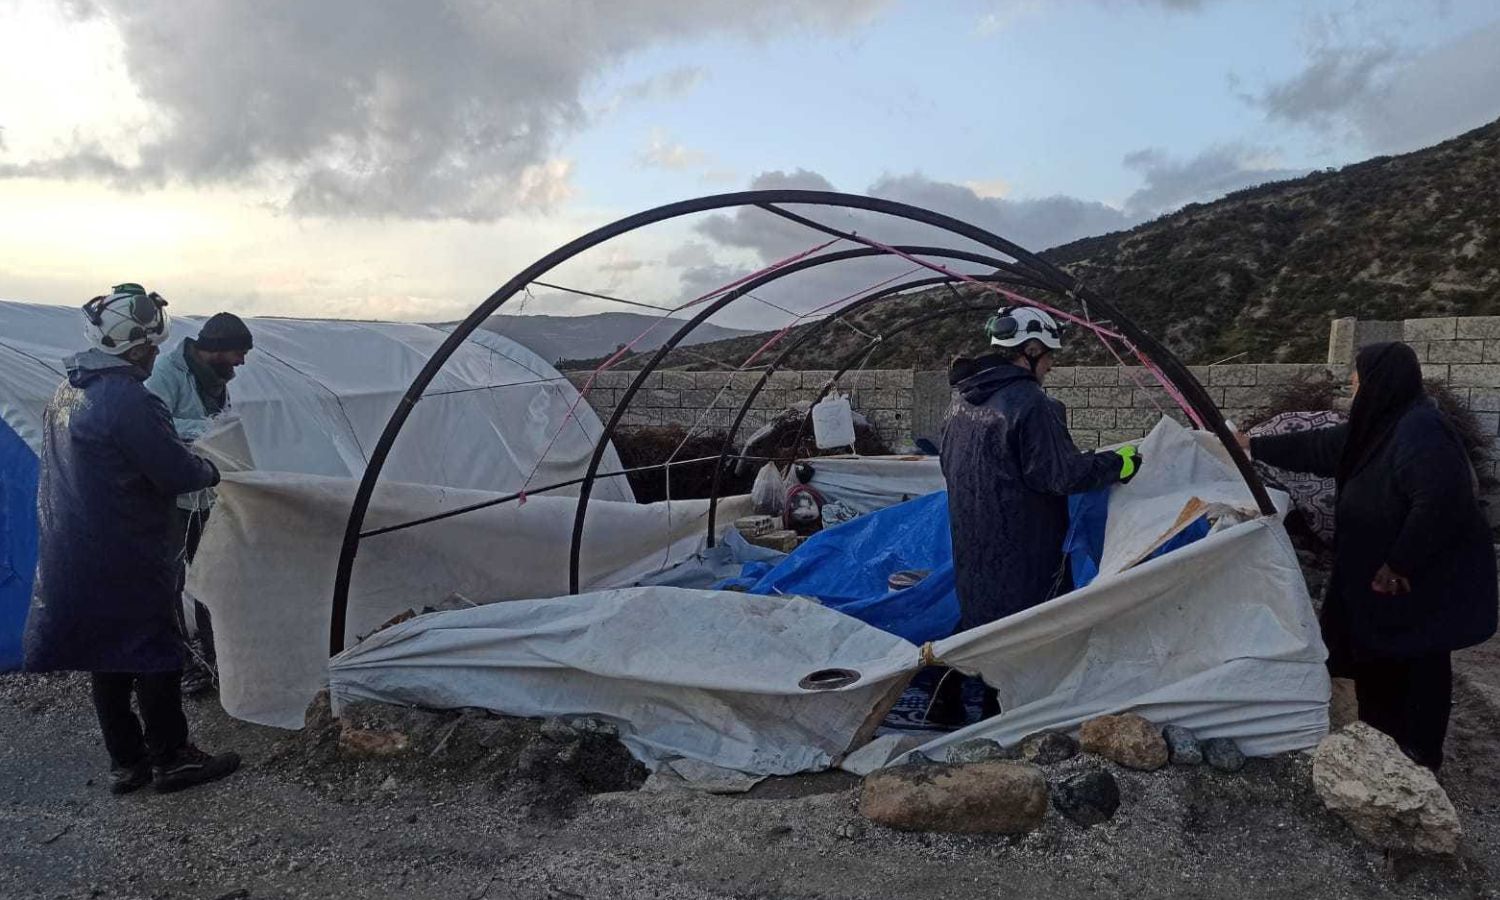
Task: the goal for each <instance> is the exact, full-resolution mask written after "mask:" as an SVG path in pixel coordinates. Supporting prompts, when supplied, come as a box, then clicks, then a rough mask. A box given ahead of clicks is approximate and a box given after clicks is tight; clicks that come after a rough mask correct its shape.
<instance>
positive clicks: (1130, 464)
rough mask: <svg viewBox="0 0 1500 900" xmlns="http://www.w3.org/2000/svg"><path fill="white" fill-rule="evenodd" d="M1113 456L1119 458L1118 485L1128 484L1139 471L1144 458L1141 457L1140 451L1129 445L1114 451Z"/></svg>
mask: <svg viewBox="0 0 1500 900" xmlns="http://www.w3.org/2000/svg"><path fill="white" fill-rule="evenodd" d="M1115 454H1116V455H1117V456H1119V457H1120V483H1121V484H1129V483H1130V479H1132V478H1134V477H1135V475H1136V473H1137V472H1139V471H1140V470H1141V463H1142V462H1143V461H1144V460H1145V457H1144V456H1142V455H1141V451H1140V450H1137V449H1136V448H1135V447H1134V446H1132V445H1130V444H1126V445H1125V446H1124V447H1121V448H1120V449H1118V450H1116V451H1115Z"/></svg>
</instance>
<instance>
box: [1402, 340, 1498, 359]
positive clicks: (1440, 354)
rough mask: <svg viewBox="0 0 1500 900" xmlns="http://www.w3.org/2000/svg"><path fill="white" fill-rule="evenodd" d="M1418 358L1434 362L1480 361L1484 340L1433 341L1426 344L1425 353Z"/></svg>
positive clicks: (1482, 355)
mask: <svg viewBox="0 0 1500 900" xmlns="http://www.w3.org/2000/svg"><path fill="white" fill-rule="evenodd" d="M1418 359H1423V360H1426V361H1427V362H1435V363H1482V362H1484V341H1434V342H1432V343H1430V344H1428V345H1427V354H1426V355H1425V356H1421V355H1419V356H1418Z"/></svg>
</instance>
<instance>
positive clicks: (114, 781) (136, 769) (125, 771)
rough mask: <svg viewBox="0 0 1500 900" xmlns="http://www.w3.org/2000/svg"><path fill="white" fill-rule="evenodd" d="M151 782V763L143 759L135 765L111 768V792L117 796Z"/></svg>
mask: <svg viewBox="0 0 1500 900" xmlns="http://www.w3.org/2000/svg"><path fill="white" fill-rule="evenodd" d="M150 783H151V764H150V763H148V762H146V761H145V760H141V761H140V762H138V763H136V764H135V765H133V766H113V767H111V768H110V770H109V792H110V793H111V794H114V795H115V796H120V795H121V794H128V793H130V792H131V791H137V790H140V789H141V788H143V787H145V786H146V785H148V784H150Z"/></svg>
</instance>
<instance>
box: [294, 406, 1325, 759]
mask: <svg viewBox="0 0 1500 900" xmlns="http://www.w3.org/2000/svg"><path fill="white" fill-rule="evenodd" d="M1142 452H1143V453H1144V454H1145V455H1146V456H1148V457H1149V458H1150V459H1151V460H1152V463H1153V464H1152V466H1150V467H1148V468H1146V469H1144V470H1143V471H1142V473H1141V475H1140V476H1139V477H1137V478H1136V479H1135V480H1134V481H1132V482H1131V483H1130V484H1128V485H1121V486H1117V487H1114V488H1112V489H1111V491H1112V495H1111V497H1110V504H1109V516H1108V521H1107V523H1106V526H1105V534H1104V545H1103V552H1102V554H1101V557H1100V559H1099V564H1098V576H1097V577H1096V578H1095V579H1094V580H1093V582H1092V583H1090V584H1089V585H1088V586H1087V587H1085V588H1082V589H1079V590H1075V591H1073V592H1072V593H1069V594H1066V595H1064V596H1061V597H1058V598H1056V599H1054V600H1051V601H1049V602H1047V603H1044V604H1042V605H1040V606H1037V607H1034V608H1032V609H1029V610H1026V611H1024V612H1021V613H1017V614H1016V615H1013V616H1009V617H1006V618H1004V619H1001V620H999V621H996V622H994V623H991V624H989V625H986V626H983V627H981V628H976V629H972V630H970V631H966V632H962V633H959V634H956V635H953V636H951V637H947V638H944V639H942V640H937V641H931V642H928V643H926V644H923V645H921V646H918V645H917V644H916V643H913V642H910V641H907V640H904V639H903V638H901V637H899V636H897V635H894V634H890V633H888V632H886V631H883V630H881V629H879V628H875V627H873V626H871V625H869V624H866V623H865V622H861V621H859V620H858V619H855V618H853V617H852V616H848V615H844V614H843V613H841V612H839V611H838V610H836V609H833V608H831V607H829V606H825V605H822V604H819V603H818V602H816V601H814V600H811V599H808V598H805V597H797V596H786V597H772V596H756V595H746V594H739V593H731V592H715V591H694V590H685V589H681V588H671V587H634V588H626V589H620V590H611V591H605V592H596V593H591V594H585V595H580V596H573V597H559V598H555V599H548V600H518V601H516V602H509V603H495V604H489V605H483V606H479V607H476V608H472V609H465V610H458V611H453V612H437V613H432V614H429V615H426V616H419V617H417V618H415V619H411V620H408V621H406V622H402V623H400V624H397V625H394V626H392V627H390V628H387V629H384V630H381V631H378V632H376V633H375V634H373V635H371V636H369V637H367V638H366V639H365V640H363V641H362V642H360V643H358V644H356V645H354V646H352V647H350V648H349V649H347V650H345V651H344V652H343V653H341V654H340V655H339V656H337V657H335V658H334V660H333V661H332V663H331V666H330V684H331V687H332V691H333V698H334V701H335V705H336V706H339V705H341V704H345V703H348V702H351V701H355V700H372V699H373V700H379V701H383V702H391V703H403V704H416V705H420V706H425V707H439V708H442V707H461V706H480V707H486V708H489V709H493V710H497V711H500V712H503V713H510V714H514V715H524V716H541V715H557V716H568V715H582V714H588V715H597V716H604V717H607V718H609V719H612V720H613V721H615V722H616V723H618V724H619V726H620V729H621V733H622V736H623V737H624V739H625V741H626V743H627V745H628V746H630V747H631V748H632V750H633V751H634V752H635V753H636V754H637V755H638V756H639V757H640V758H642V759H643V760H644V761H646V762H647V763H648V764H649V765H652V766H655V765H658V764H661V763H664V762H667V761H670V760H672V759H675V758H686V759H691V760H695V761H698V762H703V763H709V764H711V765H715V766H720V767H724V768H730V769H737V770H740V771H744V772H749V773H752V774H761V775H764V774H788V773H792V772H798V771H805V770H809V769H819V768H827V767H830V766H834V765H839V764H841V763H844V762H845V761H846V760H847V759H849V758H850V755H851V754H853V753H854V752H855V751H860V750H862V749H863V751H864V752H863V753H861V754H860V757H859V764H860V765H861V766H863V767H868V766H870V765H872V762H871V757H872V756H873V757H875V761H874V762H873V764H874V765H879V764H882V763H884V762H889V761H890V755H887V756H886V757H884V758H881V757H880V754H881V751H882V748H881V746H880V745H879V743H874V744H871V743H869V742H870V738H871V737H872V735H873V734H874V732H875V728H876V726H877V725H878V724H879V722H880V721H881V719H882V718H883V716H884V713H885V710H887V709H888V708H889V706H890V704H892V703H894V702H895V699H896V698H897V696H899V694H900V693H901V691H902V689H903V687H904V686H905V684H906V683H907V681H908V680H909V679H910V677H911V676H912V674H913V673H915V672H916V671H917V670H919V669H920V668H921V667H923V666H924V665H929V664H932V663H935V662H936V663H941V664H944V665H948V666H952V667H955V668H958V669H961V670H963V671H967V672H971V673H979V674H982V675H983V677H984V679H985V680H986V681H987V682H988V683H989V684H990V685H991V686H993V687H994V688H996V690H997V691H998V693H999V696H1000V702H1001V705H1002V707H1003V709H1004V712H1003V713H1002V714H1001V715H999V716H997V717H993V718H990V719H987V720H985V721H982V722H979V723H977V724H975V725H972V726H970V727H969V728H967V729H965V730H963V731H960V732H956V733H953V734H950V735H944V736H934V737H933V738H932V739H931V740H930V741H929V742H928V743H927V744H925V745H924V746H923V747H922V748H920V749H922V750H923V752H925V753H927V754H929V755H931V756H936V757H942V756H943V755H944V754H945V753H946V748H947V747H948V746H949V745H951V744H953V743H955V742H957V741H962V740H966V739H969V738H973V737H988V738H993V739H995V740H998V741H1000V742H1001V743H1004V744H1011V743H1014V742H1015V741H1018V740H1020V739H1021V738H1022V737H1024V736H1026V735H1028V734H1031V733H1033V732H1036V731H1040V730H1043V729H1050V728H1055V729H1064V730H1068V729H1073V728H1075V727H1076V726H1078V725H1079V724H1080V723H1081V722H1083V721H1085V720H1087V719H1088V718H1091V717H1093V716H1097V715H1103V714H1109V713H1119V712H1126V711H1132V712H1137V713H1140V714H1142V715H1144V716H1146V717H1147V718H1149V719H1151V720H1152V721H1154V722H1157V723H1160V724H1171V723H1176V724H1181V725H1183V726H1185V727H1188V728H1191V729H1193V730H1194V731H1195V732H1196V733H1197V734H1199V735H1200V736H1202V737H1205V738H1208V737H1229V738H1233V739H1235V740H1236V741H1237V742H1238V743H1239V745H1240V747H1241V748H1242V749H1243V750H1244V751H1245V752H1246V753H1248V754H1251V755H1269V754H1273V753H1280V752H1285V751H1290V750H1296V749H1301V748H1305V747H1310V746H1313V745H1315V744H1316V743H1317V741H1318V740H1319V739H1320V738H1321V737H1322V736H1323V735H1324V734H1325V733H1326V731H1327V727H1328V709H1327V701H1328V694H1329V681H1328V674H1327V670H1326V668H1325V667H1324V658H1325V656H1326V653H1325V650H1324V648H1323V644H1322V641H1321V638H1320V637H1319V631H1318V625H1317V621H1316V618H1315V616H1314V614H1313V609H1312V604H1311V601H1310V599H1309V597H1308V595H1307V588H1306V585H1305V583H1304V581H1303V579H1302V574H1301V571H1300V569H1299V567H1298V565H1297V558H1296V554H1295V551H1294V550H1293V548H1292V546H1291V543H1290V541H1289V539H1288V538H1287V535H1286V531H1285V529H1284V528H1283V527H1282V525H1281V522H1280V520H1279V518H1278V517H1276V516H1263V515H1260V514H1259V511H1258V509H1257V508H1256V506H1255V504H1254V500H1253V498H1252V497H1251V495H1250V493H1249V491H1248V490H1247V488H1246V486H1245V484H1244V481H1243V480H1242V479H1240V478H1239V476H1238V475H1237V474H1236V473H1235V471H1234V469H1233V468H1232V467H1231V465H1230V463H1229V461H1228V459H1227V457H1226V456H1225V454H1224V453H1223V451H1222V450H1221V449H1220V448H1219V447H1218V446H1217V445H1214V444H1213V443H1212V442H1211V439H1209V438H1207V436H1206V435H1203V434H1202V433H1201V432H1199V433H1194V432H1189V431H1187V430H1186V429H1184V428H1182V427H1181V426H1178V425H1176V424H1175V423H1173V422H1171V421H1170V420H1164V421H1163V422H1162V423H1161V424H1160V425H1158V427H1157V428H1156V430H1154V431H1153V433H1152V435H1151V436H1150V437H1149V438H1148V439H1147V441H1146V443H1145V445H1144V446H1143V451H1142ZM1276 499H1277V500H1278V501H1279V502H1280V504H1281V506H1282V507H1283V508H1284V507H1285V502H1286V498H1285V495H1279V496H1277V497H1276ZM1205 517H1207V518H1208V520H1209V521H1210V522H1212V523H1213V527H1212V530H1211V532H1210V533H1209V534H1208V535H1206V536H1204V537H1202V538H1200V539H1198V540H1196V541H1193V542H1191V543H1189V544H1187V545H1185V546H1181V547H1180V548H1179V549H1176V550H1173V551H1171V552H1167V553H1165V554H1162V555H1155V554H1156V551H1157V550H1159V549H1160V548H1162V547H1163V546H1165V545H1167V544H1168V543H1169V542H1171V541H1173V540H1174V539H1175V538H1177V537H1178V536H1179V535H1180V534H1182V533H1183V531H1184V530H1185V529H1188V528H1192V527H1195V526H1196V525H1197V523H1199V522H1200V521H1201V520H1202V519H1204V518H1205ZM852 524H857V523H852ZM845 527H847V526H845ZM433 540H434V541H435V542H437V544H438V545H439V546H442V547H444V548H446V550H447V552H449V553H451V554H453V555H454V556H455V557H463V556H465V555H467V554H472V553H476V552H478V545H476V546H475V547H473V548H470V549H467V550H465V549H464V548H462V547H460V546H459V545H458V544H457V542H456V541H457V535H456V534H449V535H447V536H446V537H443V536H434V537H433ZM1153 557H1154V558H1153ZM307 564H312V560H311V557H309V559H308V561H307ZM376 565H377V566H380V565H384V563H377V564H376ZM445 565H447V564H446V563H445ZM370 577H373V578H391V577H393V573H392V572H385V573H381V572H379V571H374V572H371V574H370ZM442 590H444V582H440V581H438V580H433V582H432V583H429V584H423V583H422V579H421V578H420V577H418V576H415V575H404V580H403V583H402V584H401V585H400V592H401V595H402V596H403V598H405V600H407V601H410V600H411V599H413V598H415V599H418V600H420V599H422V598H424V597H435V596H438V595H440V593H441V591H442ZM361 596H362V597H363V598H364V599H366V600H367V601H368V600H369V598H370V595H369V592H368V591H364V592H361ZM867 745H868V746H867Z"/></svg>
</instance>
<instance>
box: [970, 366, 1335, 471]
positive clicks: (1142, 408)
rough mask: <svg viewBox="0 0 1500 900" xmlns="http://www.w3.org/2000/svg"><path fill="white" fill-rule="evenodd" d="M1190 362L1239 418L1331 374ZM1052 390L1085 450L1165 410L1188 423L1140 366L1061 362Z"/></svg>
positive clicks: (1136, 433)
mask: <svg viewBox="0 0 1500 900" xmlns="http://www.w3.org/2000/svg"><path fill="white" fill-rule="evenodd" d="M1190 368H1191V369H1192V372H1193V374H1194V375H1195V376H1196V377H1197V379H1198V380H1199V381H1200V382H1201V383H1202V384H1203V387H1204V389H1205V390H1207V391H1208V394H1209V396H1210V397H1212V398H1213V401H1214V402H1215V403H1216V404H1218V406H1219V409H1221V410H1222V411H1223V412H1224V417H1225V418H1227V419H1229V420H1230V421H1233V422H1243V421H1245V420H1246V419H1248V418H1249V417H1251V416H1253V415H1255V414H1257V413H1258V412H1259V411H1260V410H1261V409H1263V408H1264V407H1266V406H1267V405H1269V404H1270V403H1271V401H1272V398H1273V397H1274V396H1275V395H1276V394H1277V393H1279V392H1281V391H1284V390H1286V389H1287V388H1288V387H1289V386H1292V385H1296V384H1303V383H1307V382H1312V381H1318V380H1325V379H1328V378H1330V377H1331V375H1330V372H1329V367H1328V366H1326V365H1324V364H1322V363H1314V364H1308V365H1285V364H1275V365H1227V366H1192V367H1190ZM945 387H946V386H945ZM1047 393H1048V394H1049V395H1051V396H1052V397H1053V398H1055V399H1057V400H1059V401H1061V402H1062V404H1063V405H1064V406H1066V407H1067V409H1068V430H1069V431H1071V432H1072V433H1073V441H1074V443H1076V444H1078V446H1079V447H1080V448H1082V449H1085V450H1088V449H1093V448H1095V447H1106V446H1109V445H1110V444H1118V443H1122V442H1124V441H1134V440H1139V439H1140V438H1142V437H1144V436H1145V435H1146V433H1147V432H1148V431H1150V430H1151V428H1152V427H1153V426H1155V425H1156V423H1157V422H1158V421H1160V420H1161V417H1162V415H1163V414H1165V415H1168V416H1170V417H1171V418H1173V419H1176V420H1177V421H1179V422H1182V423H1183V424H1187V417H1186V416H1185V415H1183V413H1182V411H1181V410H1179V409H1178V408H1177V404H1176V403H1174V402H1173V401H1172V398H1171V397H1169V396H1168V395H1167V392H1166V391H1165V390H1163V389H1162V388H1161V387H1160V386H1159V385H1158V384H1157V382H1156V379H1155V378H1153V377H1152V376H1151V374H1150V373H1148V372H1147V371H1146V370H1145V369H1143V368H1140V367H1138V366H1079V367H1059V368H1056V369H1053V370H1052V372H1051V374H1050V375H1048V376H1047Z"/></svg>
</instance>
